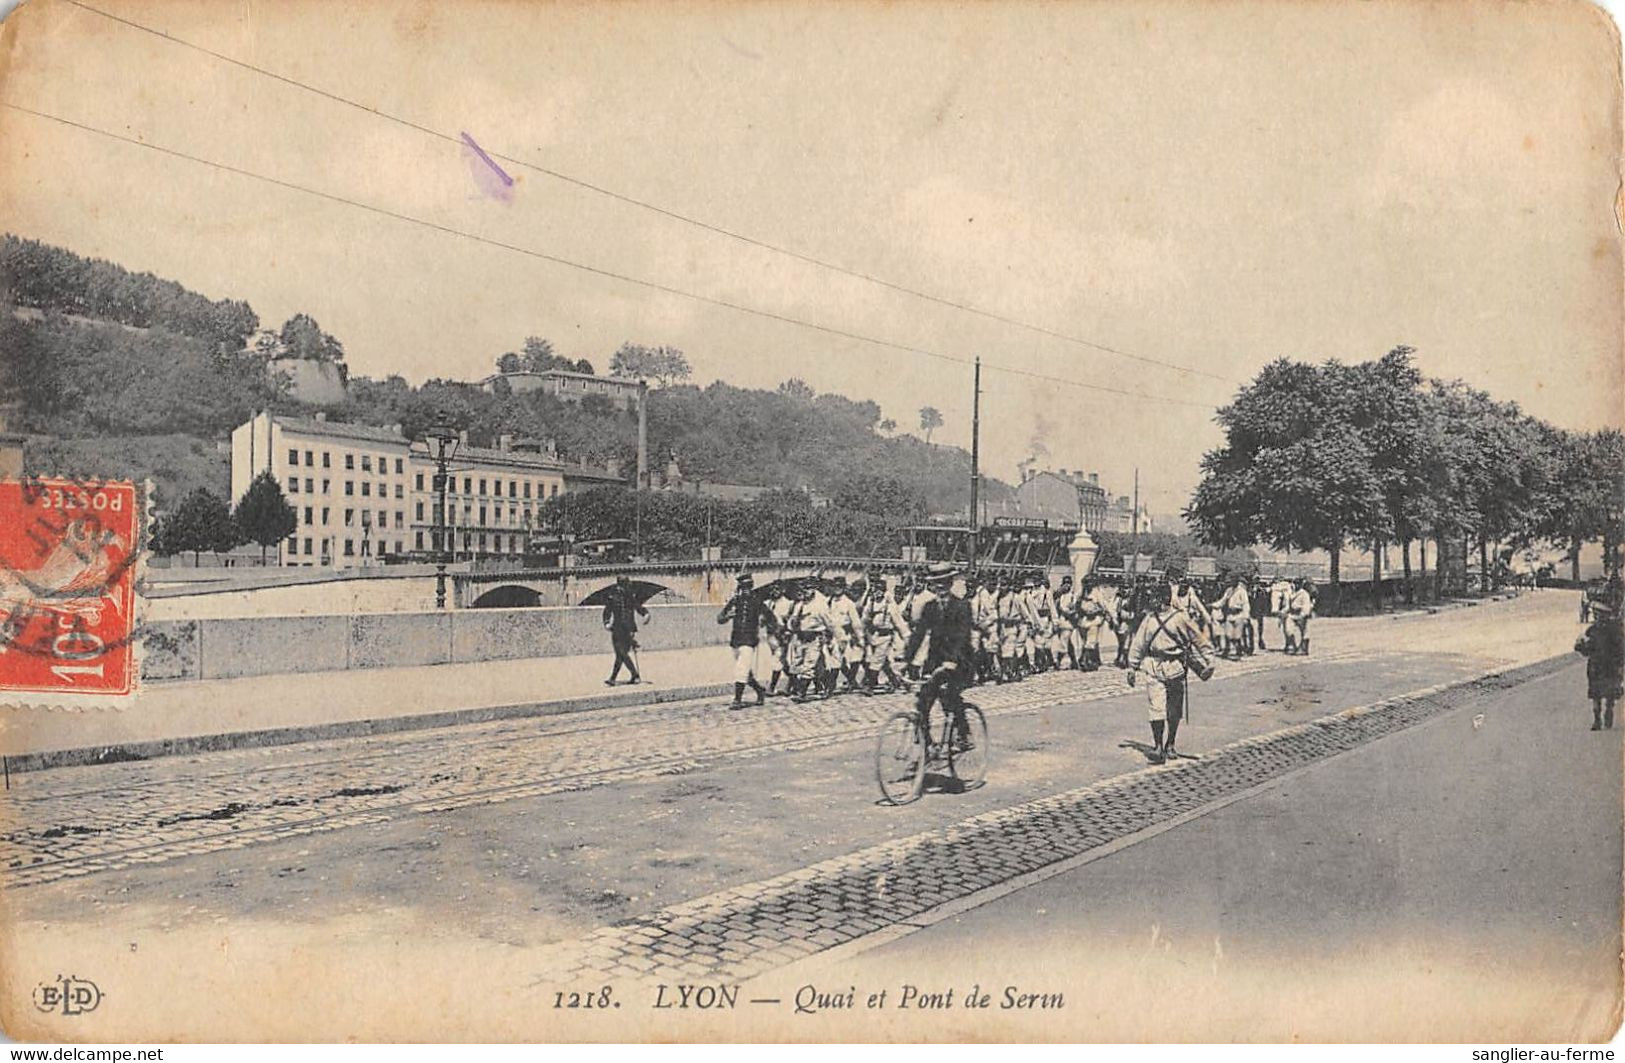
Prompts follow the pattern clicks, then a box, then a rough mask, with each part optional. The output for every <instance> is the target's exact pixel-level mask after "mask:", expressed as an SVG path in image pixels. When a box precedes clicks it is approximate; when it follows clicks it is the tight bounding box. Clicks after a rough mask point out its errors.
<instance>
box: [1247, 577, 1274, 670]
mask: <svg viewBox="0 0 1625 1063" xmlns="http://www.w3.org/2000/svg"><path fill="white" fill-rule="evenodd" d="M1252 593H1253V608H1252V614H1253V629H1254V632H1255V634H1254V635H1253V639H1252V642H1253V645H1249V646H1248V647H1247V654H1248V656H1252V654H1253V652H1254V650H1262V649H1267V648H1268V647H1266V646H1265V645H1264V624H1265V622H1266V621H1267V620H1268V618H1269V614H1270V588H1269V584H1267V583H1265V582H1264V580H1263V578H1262V577H1259V576H1254V577H1253V591H1252Z"/></svg>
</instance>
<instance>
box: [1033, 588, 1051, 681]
mask: <svg viewBox="0 0 1625 1063" xmlns="http://www.w3.org/2000/svg"><path fill="white" fill-rule="evenodd" d="M1027 611H1028V613H1029V614H1030V615H1031V617H1032V626H1031V628H1030V629H1029V631H1028V634H1027V651H1028V657H1029V659H1030V660H1031V661H1032V666H1033V671H1035V672H1044V671H1048V670H1049V668H1050V666H1051V665H1052V664H1053V663H1054V656H1053V653H1052V651H1053V648H1054V643H1055V595H1054V594H1053V593H1052V592H1051V591H1050V587H1049V580H1047V579H1045V578H1043V577H1040V576H1031V577H1029V578H1028V580H1027Z"/></svg>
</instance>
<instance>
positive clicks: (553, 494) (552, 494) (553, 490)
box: [547, 484, 559, 498]
mask: <svg viewBox="0 0 1625 1063" xmlns="http://www.w3.org/2000/svg"><path fill="white" fill-rule="evenodd" d="M547 497H548V498H557V497H559V485H558V484H554V485H553V486H552V488H551V489H550V490H549V491H548V493H547Z"/></svg>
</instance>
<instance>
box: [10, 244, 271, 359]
mask: <svg viewBox="0 0 1625 1063" xmlns="http://www.w3.org/2000/svg"><path fill="white" fill-rule="evenodd" d="M0 293H9V295H8V296H7V298H9V300H10V301H11V302H12V303H14V304H15V305H17V306H24V307H30V308H33V309H36V310H55V311H59V312H61V313H64V314H75V315H79V316H83V317H92V318H100V319H102V320H106V321H114V322H117V323H119V324H121V325H130V326H132V327H135V328H164V329H168V330H170V331H171V332H178V333H180V334H181V335H183V336H192V337H194V338H196V339H199V340H204V341H207V342H209V343H211V344H223V345H225V346H227V347H229V348H231V349H233V350H235V349H239V348H241V347H242V346H243V345H244V344H245V343H246V342H247V340H248V337H249V336H251V335H252V334H253V333H254V331H255V330H256V329H258V328H259V318H258V316H256V315H255V313H254V311H253V309H252V308H251V307H250V306H249V305H248V304H247V303H245V302H243V301H242V300H239V299H231V300H221V301H216V300H213V299H209V298H207V297H205V296H202V295H199V294H198V293H197V292H194V291H190V290H188V289H186V288H184V287H182V286H181V285H179V284H177V283H175V282H174V281H171V280H164V279H162V278H160V277H155V276H153V275H152V274H151V273H131V272H130V271H129V270H127V269H125V268H124V267H123V266H120V265H117V264H115V263H112V262H107V261H104V260H102V259H99V258H84V257H82V256H80V255H76V254H74V253H73V252H72V251H68V250H65V249H63V248H60V247H52V246H51V245H50V244H44V243H41V242H39V241H38V240H27V239H23V238H22V237H19V236H14V235H12V234H11V233H6V234H5V235H4V236H0ZM0 301H3V300H0Z"/></svg>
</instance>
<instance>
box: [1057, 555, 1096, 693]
mask: <svg viewBox="0 0 1625 1063" xmlns="http://www.w3.org/2000/svg"><path fill="white" fill-rule="evenodd" d="M1087 587H1088V584H1086V583H1079V584H1077V585H1076V586H1074V585H1073V583H1072V577H1071V576H1064V577H1062V579H1061V588H1060V593H1059V594H1057V595H1056V596H1055V613H1056V616H1057V617H1058V618H1059V619H1057V621H1056V623H1055V632H1056V635H1057V636H1058V638H1057V641H1058V642H1059V643H1060V649H1059V650H1057V651H1056V652H1057V654H1060V653H1065V654H1066V657H1067V666H1068V667H1069V668H1071V669H1072V670H1073V671H1076V670H1078V669H1080V668H1082V667H1083V628H1082V626H1081V625H1082V623H1083V599H1084V595H1085V593H1086V590H1087ZM1057 663H1059V662H1057Z"/></svg>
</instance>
